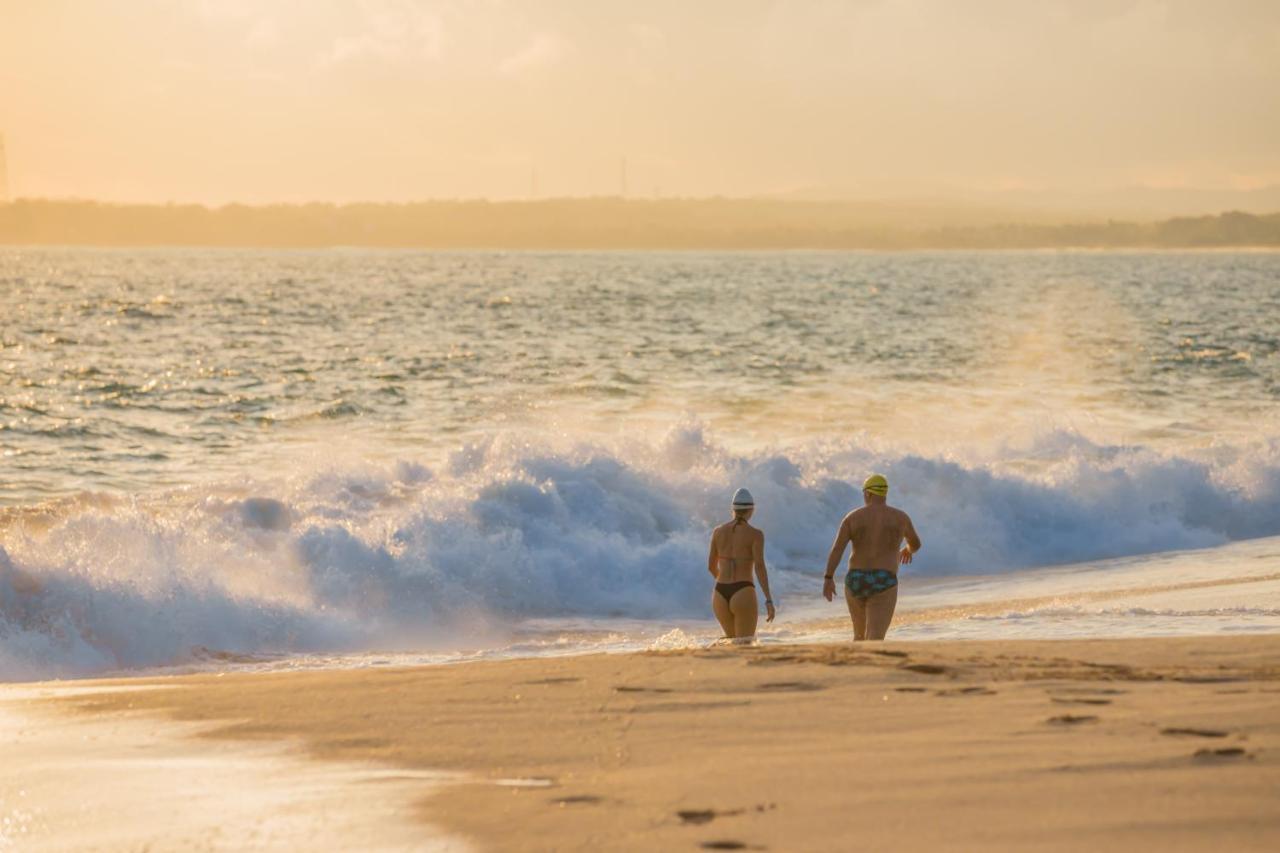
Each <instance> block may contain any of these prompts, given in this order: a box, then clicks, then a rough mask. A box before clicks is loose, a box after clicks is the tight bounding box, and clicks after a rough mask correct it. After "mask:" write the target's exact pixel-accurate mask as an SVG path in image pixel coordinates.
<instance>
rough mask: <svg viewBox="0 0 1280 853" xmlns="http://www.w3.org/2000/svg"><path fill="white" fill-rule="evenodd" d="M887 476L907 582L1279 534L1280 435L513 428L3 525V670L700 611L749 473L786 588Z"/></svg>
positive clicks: (89, 670) (448, 642)
mask: <svg viewBox="0 0 1280 853" xmlns="http://www.w3.org/2000/svg"><path fill="white" fill-rule="evenodd" d="M872 470H878V471H882V472H884V473H885V474H886V475H887V476H888V477H889V480H890V482H891V483H892V484H893V492H892V493H891V501H892V502H893V503H895V504H897V505H900V506H902V507H904V508H905V509H907V510H908V511H909V512H910V513H911V514H912V516H913V518H914V519H915V520H916V523H917V527H918V529H919V531H920V533H921V536H922V537H923V539H924V543H925V547H924V550H923V551H922V552H921V553H920V555H919V556H918V558H917V559H916V562H915V563H914V564H913V565H912V566H910V567H909V568H908V569H907V570H906V571H909V572H911V573H915V574H919V575H947V574H965V573H983V574H988V573H992V572H998V571H1006V570H1012V569H1020V568H1028V567H1033V566H1042V565H1049V564H1057V563H1072V562H1080V561H1089V560H1097V559H1103V558H1109V557H1119V556H1126V555H1136V554H1144V553H1154V552H1159V551H1168V550H1175V549H1187V548H1202V547H1211V546H1215V545H1219V544H1222V543H1225V542H1228V541H1231V540H1237V539H1245V538H1252V537H1258V536H1267V535H1273V534H1277V533H1280V439H1276V438H1271V437H1263V438H1259V439H1256V440H1254V441H1252V442H1249V443H1245V444H1239V445H1231V446H1228V445H1221V446H1216V447H1213V448H1210V449H1208V450H1205V451H1203V452H1200V453H1196V454H1189V453H1183V454H1181V455H1178V454H1172V453H1166V452H1162V451H1158V450H1156V449H1152V448H1148V447H1141V446H1106V445H1099V444H1095V443H1093V442H1090V441H1089V440H1087V439H1085V438H1083V437H1082V436H1080V435H1078V434H1075V433H1070V432H1054V433H1049V434H1045V435H1043V436H1040V437H1039V438H1037V439H1035V440H1032V441H1030V442H1028V443H1026V444H1025V445H1022V446H1017V447H1011V446H1006V447H1004V448H1002V449H1000V450H999V451H989V452H984V453H982V454H975V455H974V456H973V458H968V459H960V458H953V457H948V458H931V457H928V456H924V455H920V454H902V453H895V452H892V451H890V450H886V449H885V448H881V447H872V446H864V445H862V444H859V443H858V442H855V441H849V442H845V443H840V442H832V441H822V442H813V443H811V444H800V445H796V446H789V447H787V448H786V449H783V450H775V451H762V452H758V453H750V454H742V453H734V452H730V451H728V450H726V449H725V448H723V447H721V446H719V445H718V444H717V443H716V442H715V441H714V439H713V437H711V436H709V435H707V434H706V432H705V431H704V430H703V429H702V428H701V427H700V426H698V425H696V424H694V425H684V426H681V427H679V428H677V429H674V430H672V431H671V432H670V433H669V434H667V435H665V436H662V437H659V438H657V439H654V440H643V439H636V440H633V441H629V442H618V443H614V444H601V443H599V442H576V443H575V442H570V441H567V440H566V441H554V440H550V439H543V438H540V437H533V436H530V435H526V434H520V433H508V434H500V435H495V436H493V437H492V438H490V439H488V440H486V441H484V442H481V443H478V444H474V445H468V446H466V447H464V448H461V449H459V450H458V451H457V452H455V453H454V454H453V455H452V457H451V458H450V459H449V460H448V461H447V462H446V463H444V464H442V465H440V466H438V467H434V468H430V469H429V468H427V467H425V466H423V465H421V464H418V463H416V462H413V461H402V462H399V463H396V464H392V465H388V466H378V467H366V468H331V469H325V470H316V471H311V472H307V473H300V474H298V473H295V474H293V475H291V476H287V477H286V476H282V477H280V478H277V479H260V480H249V479H245V480H244V481H242V482H238V483H233V484H227V483H223V484H217V485H209V486H203V487H193V488H190V489H185V490H179V491H175V492H167V493H163V494H153V495H138V496H134V497H132V498H129V499H119V498H110V497H104V496H100V495H97V496H95V495H86V496H83V497H82V498H78V499H74V500H67V501H61V502H57V503H50V504H43V505H39V506H28V507H19V508H13V509H10V510H6V511H4V514H3V515H0V678H3V679H11V680H12V679H36V678H52V677H65V676H75V675H84V674H93V673H101V672H106V671H112V670H119V669H129V668H139V667H150V666H160V665H168V664H175V663H183V662H189V661H192V660H195V659H198V658H199V657H200V656H201V655H207V654H209V653H210V651H209V650H216V651H217V653H225V654H228V655H254V654H287V653H300V652H338V651H355V650H365V649H379V650H390V649H397V648H403V649H407V648H415V649H423V648H468V647H481V646H484V645H486V644H489V643H492V642H495V641H500V640H501V638H502V637H504V636H506V635H507V633H506V632H507V631H508V629H507V628H506V627H504V626H507V625H510V624H513V623H514V622H515V621H516V620H519V619H523V618H529V617H545V616H589V617H598V618H606V619H607V618H611V617H627V618H641V619H672V618H679V617H687V616H694V615H702V614H704V612H705V609H706V599H707V595H708V592H707V576H706V574H705V565H706V540H707V532H708V529H709V528H710V526H712V525H713V524H714V523H716V522H718V521H719V520H721V519H723V518H724V516H725V515H726V514H727V503H728V496H729V495H730V494H731V492H732V490H733V489H734V488H735V487H736V486H739V485H746V486H749V487H750V488H751V490H752V492H753V493H754V494H755V495H756V499H757V501H758V507H759V508H758V510H757V515H756V518H755V522H756V523H757V524H758V525H759V526H761V527H762V528H763V529H764V530H765V531H766V535H767V551H766V554H767V556H768V558H769V560H770V563H771V567H772V569H773V570H774V571H775V573H776V574H777V576H778V580H777V581H775V583H776V584H779V585H781V586H782V588H784V589H785V588H787V585H788V584H789V583H792V582H795V583H798V582H799V581H800V579H801V574H802V573H809V574H816V573H817V572H818V571H820V570H821V568H822V566H823V564H824V561H825V557H826V551H827V548H828V547H829V545H830V541H831V537H832V534H833V532H834V529H835V526H836V524H837V522H838V521H839V519H840V518H841V517H842V515H843V514H844V513H845V512H847V511H848V510H849V509H850V508H851V507H853V506H854V505H855V504H856V503H858V502H860V495H859V492H858V490H857V486H856V485H854V484H855V483H859V482H861V479H862V478H863V477H864V476H865V475H866V473H867V472H869V471H872Z"/></svg>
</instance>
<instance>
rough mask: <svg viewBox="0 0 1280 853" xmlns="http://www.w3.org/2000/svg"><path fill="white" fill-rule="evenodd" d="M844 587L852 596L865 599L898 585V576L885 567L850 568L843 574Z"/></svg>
mask: <svg viewBox="0 0 1280 853" xmlns="http://www.w3.org/2000/svg"><path fill="white" fill-rule="evenodd" d="M844 585H845V589H847V590H849V594H850V595H852V596H853V597H854V598H860V599H862V600H863V601H866V600H867V599H868V598H870V597H871V596H873V595H875V594H876V593H879V592H884V591H885V590H887V589H893V588H894V587H895V586H897V585H898V576H897V575H895V574H894V573H893V572H891V571H889V570H887V569H850V570H849V574H847V575H845V576H844Z"/></svg>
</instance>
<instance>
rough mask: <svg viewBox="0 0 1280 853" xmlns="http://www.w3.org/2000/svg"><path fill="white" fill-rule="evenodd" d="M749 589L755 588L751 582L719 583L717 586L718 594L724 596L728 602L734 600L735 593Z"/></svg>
mask: <svg viewBox="0 0 1280 853" xmlns="http://www.w3.org/2000/svg"><path fill="white" fill-rule="evenodd" d="M747 587H752V588H754V587H755V584H753V583H752V582H751V581H737V582H736V583H718V584H716V592H718V593H720V594H721V595H723V596H724V600H725V601H728V600H729V599H731V598H733V595H734V593H736V592H738V591H739V590H743V589H746V588H747Z"/></svg>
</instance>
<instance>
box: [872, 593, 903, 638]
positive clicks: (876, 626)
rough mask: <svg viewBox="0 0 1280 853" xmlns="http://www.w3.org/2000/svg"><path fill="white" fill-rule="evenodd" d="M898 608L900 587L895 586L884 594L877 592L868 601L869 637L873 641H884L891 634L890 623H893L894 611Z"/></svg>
mask: <svg viewBox="0 0 1280 853" xmlns="http://www.w3.org/2000/svg"><path fill="white" fill-rule="evenodd" d="M897 606H898V586H897V584H894V585H893V586H892V587H890V588H889V589H886V590H885V591H884V592H877V593H876V594H875V595H873V596H871V597H870V598H868V599H867V603H866V605H865V608H864V609H865V611H866V616H865V618H866V620H867V621H866V626H867V637H868V638H869V639H872V640H883V639H884V635H885V634H887V633H889V623H890V622H892V621H893V611H894V609H895V608H896V607H897Z"/></svg>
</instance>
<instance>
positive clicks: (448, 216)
mask: <svg viewBox="0 0 1280 853" xmlns="http://www.w3.org/2000/svg"><path fill="white" fill-rule="evenodd" d="M881 213H883V211H881ZM937 223H938V220H936V219H931V218H930V217H928V216H924V215H922V216H920V217H919V220H918V221H917V220H915V219H913V218H912V217H911V216H910V215H909V211H906V212H904V213H902V215H899V216H895V217H891V218H890V217H884V216H878V215H877V212H876V210H875V209H874V208H868V206H867V205H866V204H862V203H853V202H830V201H826V202H823V201H782V200H776V199H670V200H653V201H641V200H632V199H625V200H624V199H619V198H596V199H560V200H547V201H527V202H486V201H432V202H422V203H415V204H348V205H341V206H335V205H329V204H305V205H269V206H261V207H248V206H244V205H236V204H233V205H227V206H225V207H219V208H207V207H201V206H198V205H111V204H99V203H96V202H90V201H43V200H19V201H16V202H13V203H10V204H0V243H5V244H10V245H41V244H44V245H49V244H61V245H73V244H82V245H94V246H148V245H162V246H243V247H281V248H288V247H325V246H381V247H403V248H437V249H461V248H485V249H804V248H812V249H967V248H981V249H1001V248H1065V247H1081V248H1193V247H1232V246H1238V247H1280V214H1276V213H1272V214H1265V215H1259V214H1253V213H1243V212H1238V211H1237V212H1229V213H1221V214H1218V215H1215V216H1195V217H1180V218H1174V219H1165V220H1162V221H1157V222H1140V221H1101V222H1099V221H1092V222H1090V221H1080V222H1077V223H1075V224H1070V223H1068V224H1053V223H1048V222H1043V221H1025V220H1024V221H1021V222H1019V221H1013V222H1011V224H960V225H948V224H937Z"/></svg>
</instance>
